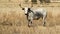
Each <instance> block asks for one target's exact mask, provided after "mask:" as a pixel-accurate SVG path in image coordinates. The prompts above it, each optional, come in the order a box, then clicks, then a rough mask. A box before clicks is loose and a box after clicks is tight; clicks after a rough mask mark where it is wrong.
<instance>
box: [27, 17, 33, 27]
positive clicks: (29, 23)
mask: <svg viewBox="0 0 60 34" xmlns="http://www.w3.org/2000/svg"><path fill="white" fill-rule="evenodd" d="M32 21H33V19H32V18H31V19H29V20H28V26H29V27H30V26H31V25H32Z"/></svg>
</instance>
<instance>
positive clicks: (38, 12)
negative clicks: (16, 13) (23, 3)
mask: <svg viewBox="0 0 60 34" xmlns="http://www.w3.org/2000/svg"><path fill="white" fill-rule="evenodd" d="M22 10H24V12H25V15H26V16H27V20H28V26H30V25H31V24H32V21H33V20H34V19H37V20H38V19H39V18H42V19H43V25H44V26H45V19H46V16H47V12H46V10H45V9H43V8H38V9H35V10H33V9H31V8H28V7H25V8H22Z"/></svg>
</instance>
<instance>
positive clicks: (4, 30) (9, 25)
mask: <svg viewBox="0 0 60 34" xmlns="http://www.w3.org/2000/svg"><path fill="white" fill-rule="evenodd" d="M0 2H2V1H0ZM0 4H1V5H0V34H60V13H59V12H60V7H43V8H45V9H46V10H47V19H46V26H45V27H44V26H43V25H42V19H39V20H34V21H33V26H32V27H30V28H29V27H28V23H27V19H26V16H25V15H24V11H22V10H21V8H20V7H19V6H18V3H10V2H8V0H7V1H6V2H3V3H0ZM54 4H55V3H54ZM54 4H51V5H54ZM59 4H60V3H58V4H57V5H55V6H58V5H59ZM36 6H37V5H35V6H34V7H33V8H36Z"/></svg>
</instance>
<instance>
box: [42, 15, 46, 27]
mask: <svg viewBox="0 0 60 34" xmlns="http://www.w3.org/2000/svg"><path fill="white" fill-rule="evenodd" d="M45 19H46V15H44V16H43V26H45V24H46V20H45Z"/></svg>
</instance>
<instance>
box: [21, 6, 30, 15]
mask: <svg viewBox="0 0 60 34" xmlns="http://www.w3.org/2000/svg"><path fill="white" fill-rule="evenodd" d="M22 10H24V12H25V15H27V13H28V11H29V10H30V8H28V7H25V8H22Z"/></svg>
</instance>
